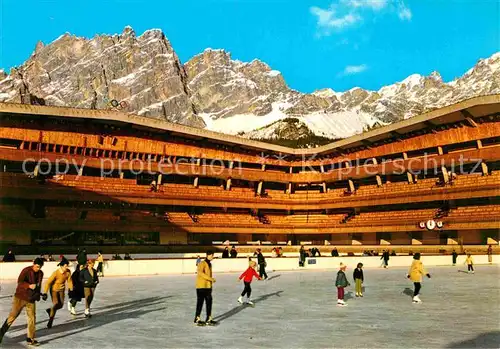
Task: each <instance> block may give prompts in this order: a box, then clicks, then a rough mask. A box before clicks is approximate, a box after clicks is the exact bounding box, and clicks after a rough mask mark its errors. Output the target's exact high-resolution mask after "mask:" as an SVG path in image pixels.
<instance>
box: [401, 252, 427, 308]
mask: <svg viewBox="0 0 500 349" xmlns="http://www.w3.org/2000/svg"><path fill="white" fill-rule="evenodd" d="M424 275H427V277H428V278H429V279H430V277H431V275H430V274H429V273H428V272H427V271H426V270H425V269H424V265H423V264H422V262H421V261H420V253H419V252H417V253H415V255H414V256H413V262H412V263H411V266H410V270H409V271H408V274H407V275H406V277H407V278H409V279H410V280H411V281H413V285H414V287H415V288H414V291H413V303H422V301H421V300H420V297H419V296H418V295H419V294H420V289H421V288H422V278H423V276H424Z"/></svg>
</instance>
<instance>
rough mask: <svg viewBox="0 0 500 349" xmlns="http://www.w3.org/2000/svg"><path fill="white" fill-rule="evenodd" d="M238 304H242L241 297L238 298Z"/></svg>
mask: <svg viewBox="0 0 500 349" xmlns="http://www.w3.org/2000/svg"><path fill="white" fill-rule="evenodd" d="M238 303H240V304H243V297H242V296H239V297H238Z"/></svg>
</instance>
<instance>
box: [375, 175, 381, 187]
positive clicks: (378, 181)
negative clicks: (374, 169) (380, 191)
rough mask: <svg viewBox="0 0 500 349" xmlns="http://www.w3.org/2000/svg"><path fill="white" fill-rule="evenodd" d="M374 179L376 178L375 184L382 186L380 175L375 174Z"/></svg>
mask: <svg viewBox="0 0 500 349" xmlns="http://www.w3.org/2000/svg"><path fill="white" fill-rule="evenodd" d="M375 179H376V180H377V186H379V187H381V186H382V177H380V175H376V176H375Z"/></svg>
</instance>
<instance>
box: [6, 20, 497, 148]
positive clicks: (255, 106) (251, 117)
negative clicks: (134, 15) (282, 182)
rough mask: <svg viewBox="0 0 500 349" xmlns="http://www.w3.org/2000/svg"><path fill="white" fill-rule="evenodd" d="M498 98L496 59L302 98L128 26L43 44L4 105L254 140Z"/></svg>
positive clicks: (275, 74) (255, 67)
mask: <svg viewBox="0 0 500 349" xmlns="http://www.w3.org/2000/svg"><path fill="white" fill-rule="evenodd" d="M493 93H500V52H498V53H495V54H494V55H492V56H491V57H489V58H486V59H481V60H479V61H478V62H477V64H476V65H475V66H474V67H473V68H471V69H470V70H469V71H468V72H466V73H465V74H464V75H463V76H462V77H460V78H457V79H455V80H454V81H452V82H450V83H445V82H443V79H442V77H441V76H440V75H439V73H438V72H432V73H431V74H430V75H429V76H422V75H420V74H413V75H410V76H408V77H407V78H406V79H403V80H402V81H400V82H396V83H394V84H392V85H388V86H384V87H382V88H380V89H379V90H378V91H369V90H365V89H362V88H359V87H356V88H352V89H350V90H348V91H346V92H335V91H334V90H333V89H330V88H326V89H322V90H318V91H315V92H314V93H312V94H305V93H300V92H298V91H295V90H292V89H290V88H289V87H288V86H287V84H286V82H285V80H284V77H283V75H282V74H281V73H280V72H279V71H277V70H273V68H272V67H270V66H269V65H268V64H266V63H265V62H262V61H260V60H258V59H254V60H252V61H250V62H248V63H247V62H242V61H239V60H234V59H233V58H232V57H231V54H230V53H229V52H227V51H225V50H220V49H219V50H215V49H206V50H205V51H203V52H202V53H200V54H198V55H196V56H194V57H193V58H192V59H190V60H189V61H187V62H186V63H185V64H182V63H181V61H180V59H179V58H178V56H177V54H176V53H175V50H174V48H173V47H172V45H171V43H170V42H169V41H168V39H167V38H166V37H165V35H164V33H163V32H162V31H161V30H160V29H151V30H147V31H145V32H144V33H142V34H141V35H139V36H137V35H136V33H135V31H134V30H133V28H132V27H129V26H127V27H125V28H124V29H123V31H122V32H121V33H119V34H114V35H96V36H95V37H93V38H91V39H88V38H82V37H76V36H73V35H71V34H69V33H66V34H64V35H61V36H60V37H59V38H57V39H56V40H54V41H53V42H51V43H49V44H47V45H44V44H43V43H41V42H39V43H38V44H37V45H36V48H35V50H34V53H33V55H32V56H31V57H29V58H28V60H27V61H26V62H25V63H24V64H22V65H20V66H19V67H16V68H13V69H11V71H10V73H9V74H5V73H0V101H1V102H14V103H30V104H45V105H57V106H70V107H78V108H92V109H109V108H112V107H111V106H110V104H109V102H110V101H111V100H113V99H116V100H117V101H120V102H121V101H123V102H126V106H125V107H123V108H122V109H121V111H123V112H128V113H135V114H139V115H144V116H147V117H151V118H161V119H165V120H168V121H172V122H177V123H182V124H186V125H191V126H195V127H202V128H203V127H207V128H209V129H212V130H215V131H221V132H225V133H231V134H242V135H243V136H246V137H252V138H258V139H263V138H264V139H265V138H266V137H268V136H269V135H270V134H274V133H273V132H274V131H276V130H281V131H279V137H292V135H293V134H294V133H295V134H298V132H299V131H300V134H309V133H307V132H306V133H304V132H305V129H304V127H305V128H308V130H309V131H310V132H312V133H313V134H315V135H319V136H322V137H330V138H343V137H348V136H351V135H353V134H356V133H360V132H363V130H365V129H367V128H370V127H373V125H384V124H388V123H391V122H394V121H398V120H401V119H404V118H409V117H412V116H414V115H417V114H420V113H423V112H425V111H427V110H430V109H435V108H439V107H442V106H445V105H448V104H453V103H456V102H459V101H461V100H464V99H467V98H470V97H473V96H478V95H484V94H493ZM291 117H292V118H291ZM290 118H291V119H293V120H292V121H293V122H292V121H291V120H289V119H290ZM280 120H288V121H285V122H283V123H279V122H278V121H280ZM292 126H293V127H292ZM287 130H288V131H287ZM309 135H310V134H309ZM308 137H309V136H308ZM308 139H310V138H308Z"/></svg>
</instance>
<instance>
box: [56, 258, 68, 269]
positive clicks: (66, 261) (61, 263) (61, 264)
mask: <svg viewBox="0 0 500 349" xmlns="http://www.w3.org/2000/svg"><path fill="white" fill-rule="evenodd" d="M63 265H69V261H68V260H67V259H66V258H63V259H62V260H61V262H59V264H58V266H59V267H62V266H63Z"/></svg>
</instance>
